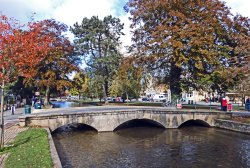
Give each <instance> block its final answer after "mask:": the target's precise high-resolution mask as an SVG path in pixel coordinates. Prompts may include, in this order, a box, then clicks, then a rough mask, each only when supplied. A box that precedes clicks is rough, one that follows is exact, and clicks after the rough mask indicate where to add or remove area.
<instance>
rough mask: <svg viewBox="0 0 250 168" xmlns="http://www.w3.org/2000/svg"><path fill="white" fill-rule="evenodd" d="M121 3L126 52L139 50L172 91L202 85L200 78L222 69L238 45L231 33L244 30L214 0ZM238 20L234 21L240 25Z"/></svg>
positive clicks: (195, 87) (237, 33) (227, 10)
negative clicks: (128, 39)
mask: <svg viewBox="0 0 250 168" xmlns="http://www.w3.org/2000/svg"><path fill="white" fill-rule="evenodd" d="M125 9H126V10H127V11H128V12H130V14H131V21H132V24H131V28H133V38H132V40H133V45H132V47H131V52H134V54H135V55H137V56H141V57H142V58H143V60H144V61H145V63H146V65H148V67H149V68H150V69H151V70H154V74H155V75H158V76H159V77H160V78H162V79H164V80H163V81H164V83H167V84H169V85H170V89H171V92H172V93H173V94H179V93H180V92H181V89H182V88H186V89H187V88H189V87H192V88H194V89H199V88H202V87H203V86H204V85H202V82H199V81H201V80H203V81H204V80H206V79H209V80H210V79H211V78H208V77H207V75H208V76H210V75H211V74H213V73H214V72H216V71H217V70H218V69H220V71H224V70H227V67H228V66H227V63H228V58H230V57H232V56H234V55H235V52H234V48H235V47H236V46H237V43H236V42H235V40H234V35H237V36H238V35H239V34H244V33H245V32H244V31H243V30H242V29H239V28H238V29H235V28H234V23H235V20H234V19H233V15H232V14H231V13H230V10H229V8H228V7H227V6H226V5H225V3H223V2H221V1H219V0H175V1H172V0H157V1H155V0H130V1H129V2H128V3H127V5H126V6H125ZM239 21H240V20H239ZM243 22H244V21H243V20H241V22H239V23H241V24H238V26H239V27H244V23H243ZM218 77H219V76H218ZM208 87H210V85H208ZM203 89H204V88H203ZM205 89H210V88H205Z"/></svg>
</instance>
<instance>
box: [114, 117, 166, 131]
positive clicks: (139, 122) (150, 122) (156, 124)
mask: <svg viewBox="0 0 250 168" xmlns="http://www.w3.org/2000/svg"><path fill="white" fill-rule="evenodd" d="M140 125H149V126H153V127H159V128H166V127H165V126H164V125H163V124H161V123H160V122H158V121H155V120H152V119H147V118H142V119H130V120H127V121H124V122H122V123H120V124H119V125H117V126H116V127H115V128H114V130H113V131H117V130H119V129H121V128H127V127H136V126H140Z"/></svg>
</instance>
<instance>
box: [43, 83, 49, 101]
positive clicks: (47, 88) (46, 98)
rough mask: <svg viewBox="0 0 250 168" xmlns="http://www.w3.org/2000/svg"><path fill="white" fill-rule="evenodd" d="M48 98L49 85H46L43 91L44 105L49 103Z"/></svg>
mask: <svg viewBox="0 0 250 168" xmlns="http://www.w3.org/2000/svg"><path fill="white" fill-rule="evenodd" d="M49 99H50V87H49V86H47V87H46V91H45V100H44V105H49Z"/></svg>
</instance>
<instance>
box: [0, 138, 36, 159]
mask: <svg viewBox="0 0 250 168" xmlns="http://www.w3.org/2000/svg"><path fill="white" fill-rule="evenodd" d="M39 137H41V135H38V136H35V137H32V135H31V136H30V137H25V138H21V139H18V140H15V141H14V142H10V143H7V144H6V145H4V147H3V148H2V149H0V155H2V154H4V153H7V152H10V151H12V150H13V149H15V148H17V147H19V146H21V145H24V144H26V143H29V142H30V141H31V140H33V139H37V138H39Z"/></svg>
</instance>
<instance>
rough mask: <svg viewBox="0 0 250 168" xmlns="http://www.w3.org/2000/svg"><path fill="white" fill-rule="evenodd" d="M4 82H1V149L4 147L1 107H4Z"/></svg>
mask: <svg viewBox="0 0 250 168" xmlns="http://www.w3.org/2000/svg"><path fill="white" fill-rule="evenodd" d="M4 84H5V83H4V80H3V81H2V87H1V123H0V127H1V130H0V131H1V132H0V136H1V137H0V148H1V149H2V148H3V147H4V118H3V107H4Z"/></svg>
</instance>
